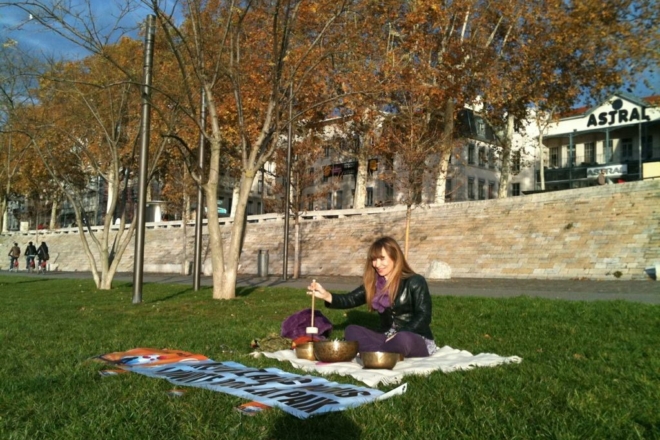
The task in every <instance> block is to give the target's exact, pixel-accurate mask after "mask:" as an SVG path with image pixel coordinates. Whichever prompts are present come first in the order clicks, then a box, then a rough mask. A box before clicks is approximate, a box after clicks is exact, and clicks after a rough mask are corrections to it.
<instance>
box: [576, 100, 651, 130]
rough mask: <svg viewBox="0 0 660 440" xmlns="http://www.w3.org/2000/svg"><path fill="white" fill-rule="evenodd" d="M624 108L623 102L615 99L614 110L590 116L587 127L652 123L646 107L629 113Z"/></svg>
mask: <svg viewBox="0 0 660 440" xmlns="http://www.w3.org/2000/svg"><path fill="white" fill-rule="evenodd" d="M621 107H623V101H622V100H620V99H615V100H614V101H613V102H612V108H613V110H611V111H609V112H601V113H598V115H596V114H592V115H589V120H588V121H587V127H597V126H602V125H613V124H623V123H626V122H641V121H650V120H651V118H650V117H649V116H648V115H647V114H646V107H640V108H637V107H635V108H633V109H632V110H630V111H628V110H626V109H623V108H621Z"/></svg>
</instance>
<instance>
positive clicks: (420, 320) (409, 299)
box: [325, 274, 433, 339]
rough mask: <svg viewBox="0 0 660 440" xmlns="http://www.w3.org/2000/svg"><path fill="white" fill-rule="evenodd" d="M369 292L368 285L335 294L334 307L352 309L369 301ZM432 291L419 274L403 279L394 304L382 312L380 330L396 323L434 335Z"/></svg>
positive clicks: (397, 326)
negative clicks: (367, 290)
mask: <svg viewBox="0 0 660 440" xmlns="http://www.w3.org/2000/svg"><path fill="white" fill-rule="evenodd" d="M366 302H367V292H366V290H365V289H364V286H360V287H358V288H357V289H355V290H354V291H352V292H350V293H347V294H345V295H336V294H333V295H332V303H328V302H326V303H325V305H326V307H328V308H330V309H352V308H353V307H358V306H361V305H364V304H366ZM431 308H432V306H431V294H430V293H429V287H428V285H427V284H426V280H425V279H424V277H423V276H421V275H419V274H414V275H412V276H411V277H409V278H406V279H403V280H401V285H400V286H399V292H398V293H397V295H396V298H395V299H394V305H393V306H392V307H390V308H389V309H386V310H385V311H384V312H383V313H379V315H380V329H379V330H378V331H380V332H386V331H387V330H389V329H390V328H392V327H394V328H395V329H396V330H397V331H408V332H413V333H417V334H419V335H422V336H424V337H425V338H426V339H433V333H431V327H430V324H431Z"/></svg>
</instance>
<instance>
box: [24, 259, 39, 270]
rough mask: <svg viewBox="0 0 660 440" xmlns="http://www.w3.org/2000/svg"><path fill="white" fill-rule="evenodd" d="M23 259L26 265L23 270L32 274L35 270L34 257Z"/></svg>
mask: <svg viewBox="0 0 660 440" xmlns="http://www.w3.org/2000/svg"><path fill="white" fill-rule="evenodd" d="M25 259H26V260H27V261H26V264H25V265H26V268H25V269H26V270H27V271H28V273H32V272H34V271H35V270H36V267H35V265H34V257H33V256H28V257H25Z"/></svg>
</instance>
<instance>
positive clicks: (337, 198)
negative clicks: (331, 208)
mask: <svg viewBox="0 0 660 440" xmlns="http://www.w3.org/2000/svg"><path fill="white" fill-rule="evenodd" d="M343 197H344V191H337V193H336V195H335V209H341V205H342V202H343V201H342V199H343Z"/></svg>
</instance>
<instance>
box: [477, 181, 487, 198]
mask: <svg viewBox="0 0 660 440" xmlns="http://www.w3.org/2000/svg"><path fill="white" fill-rule="evenodd" d="M478 191H479V200H486V181H485V180H484V179H479V188H478Z"/></svg>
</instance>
